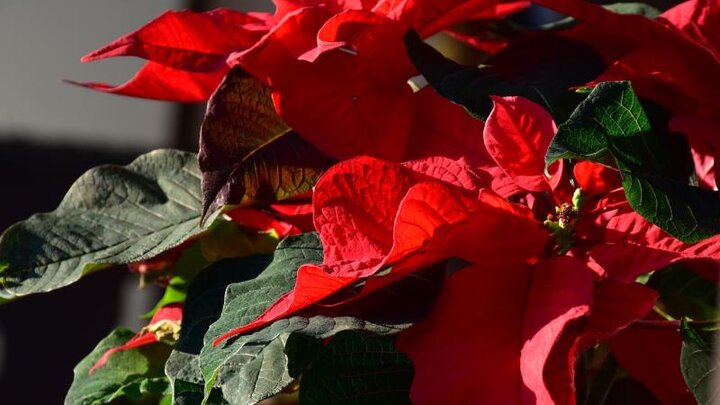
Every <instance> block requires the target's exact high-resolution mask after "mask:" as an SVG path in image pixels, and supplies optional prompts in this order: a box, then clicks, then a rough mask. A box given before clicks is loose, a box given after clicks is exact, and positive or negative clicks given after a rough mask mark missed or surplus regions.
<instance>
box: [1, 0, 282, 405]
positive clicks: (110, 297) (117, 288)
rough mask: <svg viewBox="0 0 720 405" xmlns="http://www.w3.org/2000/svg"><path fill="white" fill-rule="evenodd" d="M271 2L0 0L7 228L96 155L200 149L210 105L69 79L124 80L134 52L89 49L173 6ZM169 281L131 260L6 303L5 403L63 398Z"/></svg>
mask: <svg viewBox="0 0 720 405" xmlns="http://www.w3.org/2000/svg"><path fill="white" fill-rule="evenodd" d="M220 6H223V7H233V8H236V9H240V10H250V9H256V10H258V9H259V10H272V3H271V2H270V0H266V1H257V0H256V1H248V0H236V1H223V2H220V1H191V0H152V1H147V0H122V1H118V0H60V1H58V0H23V1H18V0H0V230H2V229H5V228H7V227H8V226H9V225H10V224H12V223H14V222H17V221H19V220H22V219H25V218H27V217H28V216H30V215H31V214H33V213H36V212H42V211H51V210H53V209H54V208H55V207H56V206H57V204H58V203H59V202H60V200H61V199H62V197H63V195H64V193H65V191H66V190H67V189H68V188H69V187H70V185H71V184H72V182H73V181H74V180H75V179H76V178H77V177H79V176H80V175H81V174H82V173H83V172H84V171H85V170H87V169H89V168H90V167H93V166H97V165H100V164H105V163H115V164H126V163H128V162H130V161H131V160H132V159H133V158H134V157H136V156H137V155H139V154H141V153H144V152H147V151H150V150H152V149H156V148H162V147H175V148H181V149H185V150H191V151H195V150H196V149H197V132H198V129H199V124H200V120H201V117H202V111H203V110H204V106H203V105H180V104H173V103H164V102H158V101H148V100H141V99H134V98H127V97H120V96H114V95H108V94H103V93H98V92H93V91H90V90H87V89H83V88H80V87H76V86H72V85H69V84H66V83H63V82H62V80H63V79H70V80H77V81H101V82H109V83H113V84H118V83H122V82H124V81H125V80H127V79H129V78H130V77H132V75H133V74H134V73H135V71H136V70H137V69H138V68H139V67H140V66H141V65H142V63H143V62H142V61H140V60H138V59H134V58H118V59H114V60H108V61H101V62H95V63H91V64H87V65H84V64H81V63H80V61H79V59H80V57H81V56H83V55H85V54H86V53H88V52H90V51H92V50H94V49H96V48H98V47H100V46H102V45H104V44H106V43H108V42H110V41H112V40H113V39H115V38H117V37H119V36H121V35H123V34H125V33H128V32H130V31H133V30H135V29H137V28H138V27H140V26H141V25H143V24H144V23H146V22H147V21H149V20H151V19H152V18H154V17H156V16H157V15H159V14H160V13H162V12H163V11H164V10H166V9H182V8H193V9H196V10H201V9H210V8H215V7H220ZM159 293H160V290H159V289H158V288H155V287H152V286H150V287H146V288H144V289H142V290H141V289H139V288H138V280H137V277H135V276H133V275H132V274H130V273H129V272H128V271H127V270H126V269H125V268H117V269H109V270H106V271H102V272H99V273H97V274H94V275H91V276H89V277H87V278H86V279H84V280H82V281H80V282H79V283H76V284H74V285H73V286H70V287H67V288H64V289H60V290H57V291H54V292H51V293H47V294H40V295H37V296H32V297H29V298H27V299H22V300H19V301H16V302H11V303H8V304H5V305H3V306H0V404H3V405H15V404H60V403H62V402H63V398H64V395H65V392H66V391H67V389H68V388H69V386H70V383H71V381H72V369H73V367H74V365H75V364H76V363H77V362H78V361H80V360H81V359H82V358H83V357H84V356H85V355H87V354H88V353H89V352H90V351H91V350H92V348H93V347H94V346H95V345H96V344H97V342H98V341H99V340H100V339H102V338H103V337H104V336H106V335H107V334H108V333H109V332H110V331H111V330H112V329H113V328H115V327H117V326H126V327H129V328H131V329H138V328H140V327H141V326H142V325H143V324H144V322H145V321H143V320H141V319H139V317H138V315H139V314H142V313H144V312H146V311H147V310H149V309H150V308H151V307H152V306H153V305H154V302H155V300H156V299H157V297H158V296H159Z"/></svg>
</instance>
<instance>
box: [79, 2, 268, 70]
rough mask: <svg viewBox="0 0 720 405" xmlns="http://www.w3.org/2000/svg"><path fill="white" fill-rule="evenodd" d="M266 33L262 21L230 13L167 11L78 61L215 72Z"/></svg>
mask: <svg viewBox="0 0 720 405" xmlns="http://www.w3.org/2000/svg"><path fill="white" fill-rule="evenodd" d="M266 30H267V29H266V28H265V27H264V21H263V20H261V19H259V18H257V17H253V16H249V15H247V14H244V13H240V12H237V11H233V10H229V9H216V10H212V11H208V12H205V13H197V12H194V11H188V10H184V11H166V12H165V13H163V14H162V15H161V16H159V17H157V18H156V19H154V20H152V21H150V22H149V23H147V24H146V25H145V26H143V27H142V28H140V29H139V30H137V31H135V32H133V33H130V34H127V35H125V36H123V37H120V38H118V39H116V40H115V41H113V42H111V43H110V44H108V45H106V46H104V47H102V48H100V49H98V50H96V51H94V52H91V53H89V54H88V55H86V56H84V57H83V58H82V59H81V60H82V62H93V61H96V60H101V59H106V58H110V57H115V56H137V57H140V58H143V59H147V60H151V61H155V62H158V63H161V64H163V65H165V66H172V67H174V68H177V69H182V70H189V71H196V72H203V71H215V70H218V69H220V68H222V67H223V65H225V58H226V57H227V55H229V54H230V53H231V52H233V51H237V50H241V49H246V48H249V47H250V46H252V45H253V44H254V43H255V42H257V40H259V39H260V37H261V36H262V34H263V31H266Z"/></svg>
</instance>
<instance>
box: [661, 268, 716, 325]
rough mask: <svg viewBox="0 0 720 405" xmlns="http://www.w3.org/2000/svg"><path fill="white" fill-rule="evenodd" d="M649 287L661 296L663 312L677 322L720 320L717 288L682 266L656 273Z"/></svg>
mask: <svg viewBox="0 0 720 405" xmlns="http://www.w3.org/2000/svg"><path fill="white" fill-rule="evenodd" d="M648 285H649V286H651V287H653V288H654V289H656V290H657V291H658V293H660V299H659V301H658V303H657V305H658V306H659V307H660V309H661V310H662V311H663V312H665V313H666V314H668V315H670V316H672V317H673V318H675V319H681V318H683V317H686V318H688V319H690V320H694V321H711V320H715V319H718V310H717V286H716V285H715V284H714V283H712V282H710V281H708V280H706V279H704V278H702V277H700V276H699V275H697V274H695V273H694V272H692V271H691V270H688V269H686V268H685V267H683V266H682V265H672V266H670V267H668V268H667V269H665V270H662V271H657V272H655V273H654V274H653V275H652V277H651V278H650V280H649V282H648Z"/></svg>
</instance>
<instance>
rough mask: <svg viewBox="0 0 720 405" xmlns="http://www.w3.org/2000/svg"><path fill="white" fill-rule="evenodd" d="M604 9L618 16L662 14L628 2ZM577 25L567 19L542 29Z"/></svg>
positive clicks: (610, 5)
mask: <svg viewBox="0 0 720 405" xmlns="http://www.w3.org/2000/svg"><path fill="white" fill-rule="evenodd" d="M603 7H604V8H606V9H608V10H610V11H612V12H613V13H616V14H637V15H642V16H645V17H647V18H655V17H657V16H659V15H660V14H662V13H661V11H660V10H658V9H657V8H655V7H653V6H651V5H649V4H646V3H635V2H627V3H624V2H623V3H613V4H606V5H603ZM574 25H575V19H574V18H572V17H566V18H563V19H561V20H559V21H555V22H552V23H549V24H544V25H543V26H541V27H540V28H542V29H563V28H569V27H573V26H574Z"/></svg>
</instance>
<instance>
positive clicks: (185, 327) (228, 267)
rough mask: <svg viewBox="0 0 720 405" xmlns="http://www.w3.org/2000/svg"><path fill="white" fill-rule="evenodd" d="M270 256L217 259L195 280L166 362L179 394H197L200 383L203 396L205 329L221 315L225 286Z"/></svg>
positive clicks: (256, 270)
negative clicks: (181, 322)
mask: <svg viewBox="0 0 720 405" xmlns="http://www.w3.org/2000/svg"><path fill="white" fill-rule="evenodd" d="M270 259H271V257H270V256H251V257H247V258H242V259H229V260H223V261H220V262H217V263H214V264H213V265H211V266H210V267H209V268H207V269H205V270H204V271H203V272H202V273H200V274H199V275H198V276H197V277H196V278H195V280H193V282H192V284H191V285H190V288H189V291H188V293H187V300H186V301H185V306H184V307H183V324H182V329H181V330H180V339H179V340H178V342H177V344H176V346H175V349H174V350H173V352H172V354H171V355H170V358H169V359H168V361H167V364H166V365H165V374H166V375H167V376H168V378H169V379H170V381H171V384H172V386H173V391H174V392H175V396H176V397H177V395H180V394H182V393H183V392H185V391H189V393H188V394H187V395H188V396H196V393H197V390H195V388H194V387H193V386H199V387H200V388H199V392H200V394H199V395H200V400H202V398H203V392H204V389H203V387H204V386H205V383H204V380H203V375H202V372H201V370H200V363H199V358H198V354H199V353H200V350H201V349H202V346H203V336H204V335H205V332H207V330H208V327H210V324H212V323H213V322H215V321H216V320H217V319H218V318H219V317H220V311H221V310H222V305H223V297H224V295H225V289H226V287H227V286H228V285H229V284H232V283H236V282H239V281H243V280H248V279H252V278H254V277H256V276H257V275H258V274H259V273H260V272H261V271H262V270H264V269H265V268H266V267H267V265H268V263H269V262H270ZM188 384H190V385H188Z"/></svg>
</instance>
